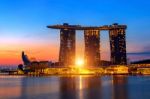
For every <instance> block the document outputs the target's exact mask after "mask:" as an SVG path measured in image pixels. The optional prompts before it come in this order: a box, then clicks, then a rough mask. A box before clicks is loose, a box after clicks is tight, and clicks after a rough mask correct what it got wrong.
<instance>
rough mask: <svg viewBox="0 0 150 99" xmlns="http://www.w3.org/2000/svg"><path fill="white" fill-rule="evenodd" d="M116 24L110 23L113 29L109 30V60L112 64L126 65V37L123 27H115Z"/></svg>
mask: <svg viewBox="0 0 150 99" xmlns="http://www.w3.org/2000/svg"><path fill="white" fill-rule="evenodd" d="M117 26H118V25H117V24H114V25H112V27H114V28H113V29H111V30H109V36H110V37H109V38H110V49H111V62H112V64H114V65H119V64H120V65H126V64H127V59H126V38H125V28H115V27H117Z"/></svg>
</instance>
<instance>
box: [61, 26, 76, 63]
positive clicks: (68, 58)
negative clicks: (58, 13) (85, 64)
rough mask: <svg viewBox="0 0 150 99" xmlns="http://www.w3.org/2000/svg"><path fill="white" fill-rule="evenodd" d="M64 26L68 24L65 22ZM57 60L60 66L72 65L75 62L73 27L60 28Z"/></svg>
mask: <svg viewBox="0 0 150 99" xmlns="http://www.w3.org/2000/svg"><path fill="white" fill-rule="evenodd" d="M64 26H68V24H67V23H65V24H64ZM59 62H60V65H61V66H69V65H74V63H75V29H66V28H64V29H61V30H60V52H59Z"/></svg>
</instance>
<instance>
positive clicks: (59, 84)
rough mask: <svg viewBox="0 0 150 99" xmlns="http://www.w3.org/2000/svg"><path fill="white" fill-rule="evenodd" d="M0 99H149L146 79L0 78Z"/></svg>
mask: <svg viewBox="0 0 150 99" xmlns="http://www.w3.org/2000/svg"><path fill="white" fill-rule="evenodd" d="M0 99H150V76H101V77H95V76H52V77H25V76H0Z"/></svg>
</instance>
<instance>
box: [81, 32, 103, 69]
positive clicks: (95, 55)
mask: <svg viewBox="0 0 150 99" xmlns="http://www.w3.org/2000/svg"><path fill="white" fill-rule="evenodd" d="M84 40H85V41H84V42H85V64H86V65H88V66H99V65H100V33H99V30H84Z"/></svg>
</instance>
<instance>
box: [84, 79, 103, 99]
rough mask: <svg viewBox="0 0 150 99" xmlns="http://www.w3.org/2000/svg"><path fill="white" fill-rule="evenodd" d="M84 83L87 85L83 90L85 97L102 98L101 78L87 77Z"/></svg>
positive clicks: (87, 98) (88, 98) (90, 98)
mask: <svg viewBox="0 0 150 99" xmlns="http://www.w3.org/2000/svg"><path fill="white" fill-rule="evenodd" d="M84 84H86V87H87V88H86V89H85V90H84V98H85V99H102V88H101V79H100V78H99V77H93V76H92V77H87V78H85V80H84Z"/></svg>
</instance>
